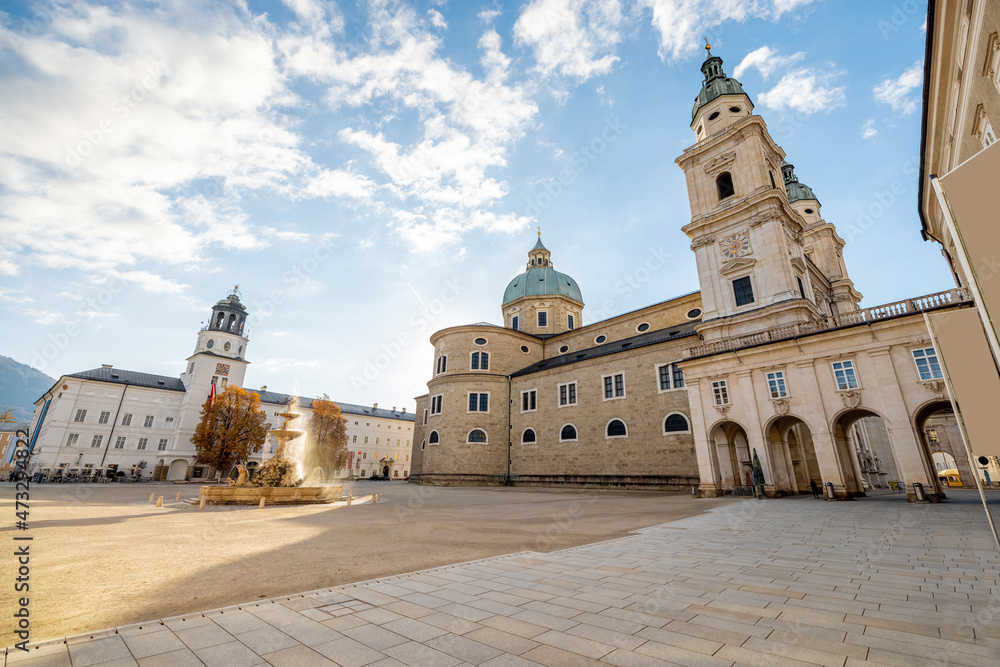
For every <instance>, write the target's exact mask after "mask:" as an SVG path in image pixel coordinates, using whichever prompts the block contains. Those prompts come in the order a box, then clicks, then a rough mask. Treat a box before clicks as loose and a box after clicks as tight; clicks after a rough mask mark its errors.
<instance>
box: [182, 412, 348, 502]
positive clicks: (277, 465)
mask: <svg viewBox="0 0 1000 667" xmlns="http://www.w3.org/2000/svg"><path fill="white" fill-rule="evenodd" d="M296 405H298V399H296V398H295V397H292V398H291V399H289V401H288V409H287V410H286V411H285V412H279V413H278V416H279V417H282V418H283V419H284V423H282V425H281V428H276V429H272V430H270V431H268V435H273V436H274V439H275V440H277V442H278V449H277V450H276V451H275V453H274V456H273V457H271V458H270V459H268V460H267V461H264V463H263V464H261V466H260V469H259V470H258V471H257V475H256V476H255V477H254V479H253V480H252V481H251V480H250V478H249V474H248V472H247V469H246V468H245V467H243V466H236V467H237V469H238V470H239V476H238V478H237V480H236V481H235V482H234V481H233V480H229V486H203V487H201V497H202V499H204V500H205V502H206V504H208V505H257V504H259V503H260V502H261V499H264V501H265V502H266V503H267V504H268V505H310V504H317V503H329V502H332V501H335V500H340V497H341V496H342V495H343V492H344V487H342V486H302V483H303V481H305V475H303V474H302V462H301V460H300V459H299V458H293V457H292V456H291V455H290V451H289V449H290V448H289V445H290V444H291V443H293V442H294V441H296V440H298V439H299V438H301V437H303V436H304V435H305V434H306V432H305V431H303V430H300V429H297V428H295V427H294V423H295V420H296V419H298V418H299V417H301V416H302V413H300V412H295V406H296ZM299 453H301V452H299Z"/></svg>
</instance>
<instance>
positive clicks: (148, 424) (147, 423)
mask: <svg viewBox="0 0 1000 667" xmlns="http://www.w3.org/2000/svg"><path fill="white" fill-rule="evenodd" d="M142 427H143V428H152V427H153V415H146V419H145V420H144V421H143V422H142Z"/></svg>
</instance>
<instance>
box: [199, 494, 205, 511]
mask: <svg viewBox="0 0 1000 667" xmlns="http://www.w3.org/2000/svg"><path fill="white" fill-rule="evenodd" d="M198 509H200V510H203V509H205V496H202V497H201V502H200V503H198Z"/></svg>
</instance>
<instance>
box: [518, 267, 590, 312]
mask: <svg viewBox="0 0 1000 667" xmlns="http://www.w3.org/2000/svg"><path fill="white" fill-rule="evenodd" d="M555 295H559V296H565V297H567V298H570V299H573V300H574V301H577V302H579V303H583V295H582V294H581V293H580V286H579V285H578V284H577V283H576V281H575V280H573V279H572V278H570V277H569V276H567V275H566V274H565V273H559V272H558V271H556V270H555V269H553V268H552V267H551V266H545V267H535V268H532V269H528V270H527V271H525V272H524V273H522V274H520V275H519V276H517V277H516V278H514V279H513V280H511V281H510V284H509V285H507V289H506V290H504V293H503V303H504V305H506V304H508V303H510V302H511V301H515V300H516V299H520V298H521V297H522V296H555Z"/></svg>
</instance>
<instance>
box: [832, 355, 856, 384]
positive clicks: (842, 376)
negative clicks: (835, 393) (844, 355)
mask: <svg viewBox="0 0 1000 667" xmlns="http://www.w3.org/2000/svg"><path fill="white" fill-rule="evenodd" d="M833 375H834V377H836V378H837V389H838V390H839V391H844V390H845V389H857V388H858V376H857V375H855V373H854V362H853V361H835V362H833Z"/></svg>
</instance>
